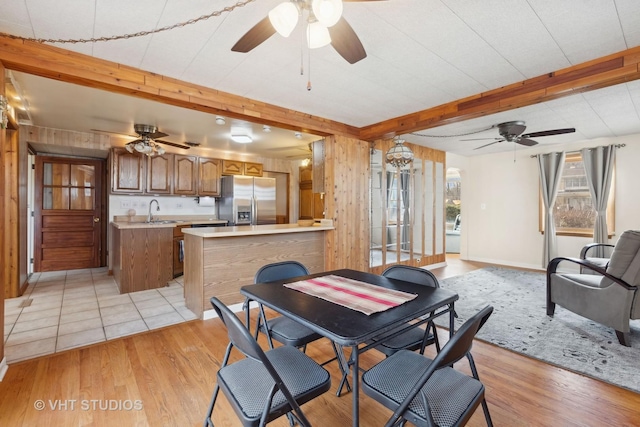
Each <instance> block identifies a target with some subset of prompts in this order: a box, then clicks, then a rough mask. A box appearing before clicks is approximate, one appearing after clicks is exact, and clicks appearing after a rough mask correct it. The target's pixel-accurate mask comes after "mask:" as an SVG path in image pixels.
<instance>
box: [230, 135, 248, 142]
mask: <svg viewBox="0 0 640 427" xmlns="http://www.w3.org/2000/svg"><path fill="white" fill-rule="evenodd" d="M231 140H232V141H234V142H237V143H239V144H249V143H251V142H253V139H251V137H250V136H249V135H231Z"/></svg>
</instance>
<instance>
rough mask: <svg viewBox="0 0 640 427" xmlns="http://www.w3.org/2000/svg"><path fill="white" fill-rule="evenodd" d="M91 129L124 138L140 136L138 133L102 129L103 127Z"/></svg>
mask: <svg viewBox="0 0 640 427" xmlns="http://www.w3.org/2000/svg"><path fill="white" fill-rule="evenodd" d="M89 130H90V131H91V132H96V133H104V134H106V135H116V136H119V137H122V138H134V139H137V138H139V136H138V135H129V134H128V133H120V132H112V131H110V130H102V129H89Z"/></svg>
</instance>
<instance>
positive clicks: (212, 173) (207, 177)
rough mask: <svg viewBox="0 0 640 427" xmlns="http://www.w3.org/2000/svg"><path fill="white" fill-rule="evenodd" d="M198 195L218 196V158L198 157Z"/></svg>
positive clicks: (219, 174) (219, 173) (219, 171)
mask: <svg viewBox="0 0 640 427" xmlns="http://www.w3.org/2000/svg"><path fill="white" fill-rule="evenodd" d="M198 170H199V175H198V195H200V196H220V177H221V175H222V174H221V169H220V159H209V158H206V157H200V158H199V159H198Z"/></svg>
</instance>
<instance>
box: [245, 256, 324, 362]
mask: <svg viewBox="0 0 640 427" xmlns="http://www.w3.org/2000/svg"><path fill="white" fill-rule="evenodd" d="M307 274H309V270H307V268H306V267H305V266H304V265H302V264H301V263H299V262H298V261H283V262H276V263H273V264H267V265H265V266H263V267H261V268H260V269H259V270H258V272H257V273H256V275H255V278H254V282H255V283H265V282H273V281H275V280H285V279H291V278H293V277H298V276H306V275H307ZM276 286H282V285H276ZM247 313H248V311H247ZM247 316H248V314H247ZM247 324H248V323H247ZM259 332H263V333H264V334H265V335H266V336H267V340H268V342H269V348H273V340H274V339H275V340H276V341H278V342H279V343H282V344H284V345H289V346H293V347H298V348H302V349H303V351H304V350H305V349H306V346H307V344H308V343H310V342H313V341H316V340H319V339H320V338H322V335H320V334H318V333H316V332H313V331H312V330H311V329H309V328H307V327H306V326H304V325H302V324H300V323H298V322H296V321H295V320H292V319H289V318H288V317H284V316H278V317H272V318H270V319H269V320H268V321H267V316H266V315H265V312H264V307H263V306H262V304H261V305H260V314H259V316H258V322H257V325H256V331H255V334H254V336H255V337H256V338H258V333H259Z"/></svg>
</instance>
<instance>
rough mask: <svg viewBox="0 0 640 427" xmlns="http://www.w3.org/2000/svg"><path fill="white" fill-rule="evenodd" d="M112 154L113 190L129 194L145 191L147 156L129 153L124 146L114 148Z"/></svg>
mask: <svg viewBox="0 0 640 427" xmlns="http://www.w3.org/2000/svg"><path fill="white" fill-rule="evenodd" d="M111 154H112V155H111V160H112V161H111V175H112V176H111V178H112V184H111V191H112V192H113V193H127V194H131V193H143V192H144V188H145V174H144V171H145V159H146V158H147V156H141V155H140V154H138V153H129V152H128V151H127V150H125V149H124V148H114V149H113V151H112V153H111Z"/></svg>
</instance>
